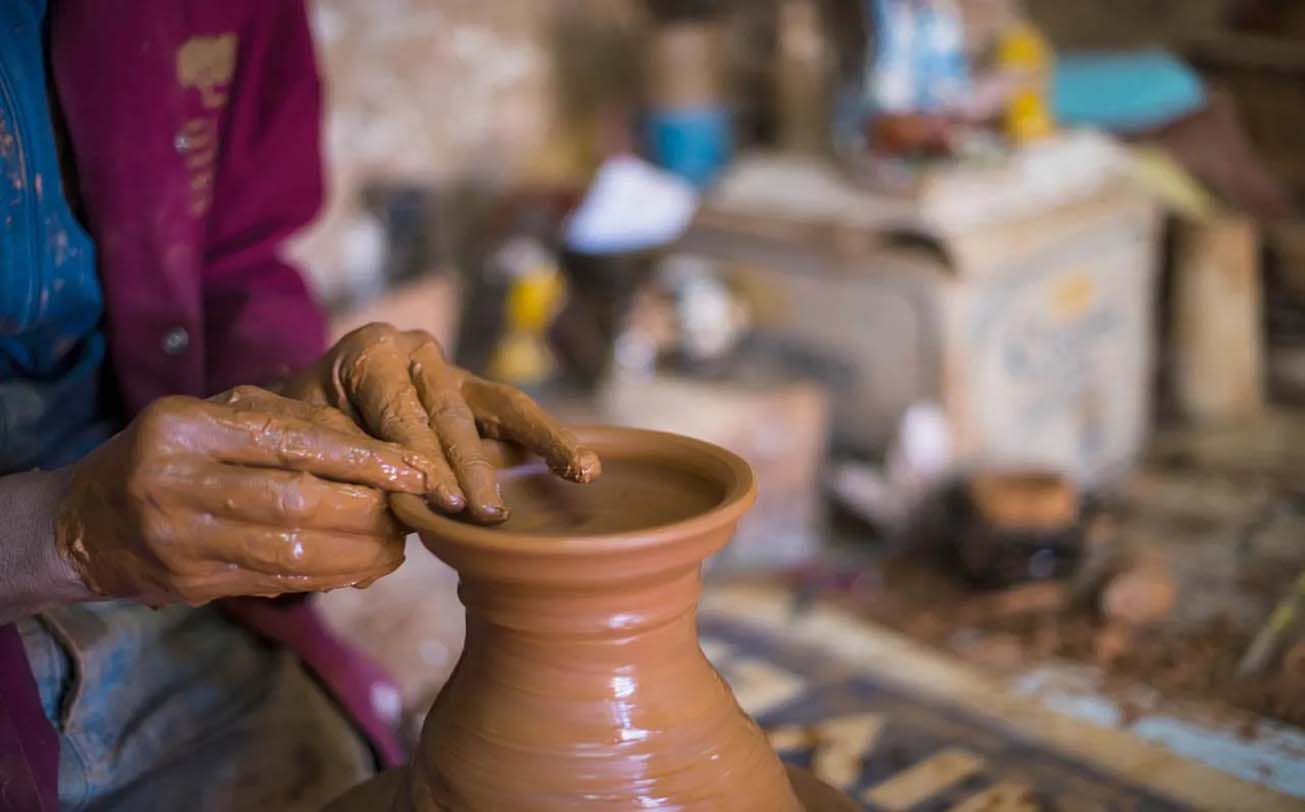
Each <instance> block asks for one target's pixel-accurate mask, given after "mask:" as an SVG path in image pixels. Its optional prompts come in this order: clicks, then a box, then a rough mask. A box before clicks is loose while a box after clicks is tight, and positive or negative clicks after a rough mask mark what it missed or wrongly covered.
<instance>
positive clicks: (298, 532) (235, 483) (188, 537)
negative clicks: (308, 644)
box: [56, 386, 437, 606]
mask: <svg viewBox="0 0 1305 812" xmlns="http://www.w3.org/2000/svg"><path fill="white" fill-rule="evenodd" d="M436 470H437V469H436V468H435V465H434V463H433V462H432V461H431V460H430V459H428V458H426V457H425V456H424V455H422V454H421V453H419V452H416V451H412V450H410V449H405V448H403V447H401V446H398V445H395V444H393V443H386V442H381V441H379V440H375V439H372V438H370V437H368V436H366V435H365V434H363V433H362V432H361V431H360V430H359V429H358V428H357V427H356V426H355V425H354V424H353V422H352V421H350V420H349V419H348V418H347V417H345V416H344V415H343V414H342V413H340V412H339V411H337V410H335V409H332V408H330V407H326V406H312V405H309V404H306V403H302V402H298V401H294V400H290V399H288V398H283V397H280V396H278V395H274V394H273V393H271V392H268V391H266V390H263V389H259V388H257V387H252V386H244V387H238V388H236V389H233V390H231V391H230V392H227V393H224V394H222V395H218V396H216V397H214V398H212V399H210V400H200V399H197V398H191V397H180V396H178V397H168V398H163V399H161V400H158V401H156V402H154V403H153V404H151V405H150V406H149V407H148V408H146V409H145V411H143V412H142V413H141V414H140V416H138V417H137V418H136V419H135V420H134V421H132V423H131V424H130V425H129V426H128V427H127V428H126V429H125V430H124V431H123V432H121V433H120V434H118V435H116V436H114V437H113V438H112V439H110V440H109V441H108V442H107V443H105V444H104V445H103V446H101V447H100V448H98V449H96V450H95V451H94V452H93V453H92V454H91V455H89V456H88V457H86V458H85V459H84V460H82V461H81V462H80V463H78V464H77V465H76V466H75V468H74V471H73V476H72V485H71V487H70V488H69V490H68V493H67V494H66V495H65V496H64V498H63V500H62V502H61V504H60V507H59V511H58V518H57V526H56V545H57V546H58V549H59V552H60V553H61V554H62V555H63V556H64V558H65V559H66V560H68V561H69V563H70V564H71V565H72V566H73V568H74V569H75V570H76V571H77V573H78V574H79V575H80V577H81V578H82V580H83V581H84V582H85V583H86V585H87V587H89V588H90V589H91V590H92V591H93V592H95V593H96V594H98V595H100V596H102V597H106V598H129V599H133V600H137V601H140V602H143V603H147V604H149V605H152V606H160V605H163V604H168V603H177V602H185V603H189V604H192V605H198V604H201V603H206V602H208V601H211V600H214V599H216V598H222V597H231V596H237V595H260V596H273V595H279V594H282V593H286V592H306V591H318V590H325V589H333V588H336V587H342V586H365V585H366V584H369V583H371V582H372V581H373V580H375V579H377V578H379V577H381V576H382V575H385V574H386V573H388V572H390V571H392V570H394V569H395V568H396V567H398V566H399V564H401V563H402V562H403V531H402V530H401V528H400V527H399V526H398V525H397V524H396V523H395V521H394V518H393V517H392V516H391V515H390V513H389V509H388V507H387V504H386V497H385V495H386V493H387V492H403V493H413V494H421V495H425V494H427V493H428V491H429V489H430V487H431V482H432V479H433V472H434V471H436Z"/></svg>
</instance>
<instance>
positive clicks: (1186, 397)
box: [1170, 214, 1264, 423]
mask: <svg viewBox="0 0 1305 812" xmlns="http://www.w3.org/2000/svg"><path fill="white" fill-rule="evenodd" d="M1173 274H1174V279H1173V294H1172V296H1173V305H1172V311H1173V312H1172V316H1171V319H1172V322H1171V325H1170V337H1171V345H1172V352H1173V394H1174V400H1175V405H1176V406H1177V408H1178V411H1179V412H1180V413H1181V414H1182V415H1183V416H1184V417H1187V418H1188V419H1191V420H1195V421H1199V422H1209V423H1228V422H1230V421H1235V420H1241V419H1246V418H1251V417H1254V416H1256V415H1258V414H1260V412H1261V411H1262V410H1263V408H1264V337H1263V329H1264V328H1263V305H1262V299H1261V296H1262V294H1261V291H1262V287H1261V284H1260V264H1259V233H1258V230H1257V229H1256V227H1255V224H1254V223H1253V222H1251V221H1250V220H1249V219H1246V218H1244V217H1237V216H1233V215H1226V214H1225V215H1220V216H1216V217H1213V218H1211V219H1209V220H1207V221H1206V222H1180V223H1179V224H1178V227H1177V229H1176V235H1175V249H1174V270H1173Z"/></svg>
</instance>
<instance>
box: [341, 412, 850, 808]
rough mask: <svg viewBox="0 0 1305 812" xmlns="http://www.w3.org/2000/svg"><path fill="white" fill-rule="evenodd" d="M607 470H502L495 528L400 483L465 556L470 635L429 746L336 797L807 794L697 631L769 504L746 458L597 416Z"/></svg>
mask: <svg viewBox="0 0 1305 812" xmlns="http://www.w3.org/2000/svg"><path fill="white" fill-rule="evenodd" d="M577 434H578V435H579V437H580V439H581V440H582V441H583V442H584V443H585V444H586V445H588V446H589V447H591V448H594V449H595V450H596V451H597V452H598V453H600V454H601V455H602V457H603V467H604V472H603V476H602V477H601V478H600V479H598V480H596V481H595V482H594V483H593V484H590V485H584V486H579V485H573V484H571V483H568V482H565V481H562V480H560V479H558V478H557V477H554V476H551V475H549V474H548V473H547V472H546V469H545V468H544V466H542V465H536V466H534V467H531V466H526V467H523V468H518V469H513V470H506V471H503V472H501V474H500V478H501V481H502V483H503V494H504V498H505V501H506V502H507V504H508V506H509V507H510V508H511V509H512V517H511V519H509V520H508V521H507V522H506V523H504V524H502V525H498V526H495V527H481V526H476V525H473V524H469V523H466V522H461V521H458V520H457V519H454V518H448V517H444V516H440V515H437V514H435V513H432V512H431V511H430V510H428V509H427V508H426V507H425V506H424V504H423V503H422V501H421V500H420V499H414V498H412V497H410V496H404V495H396V496H394V497H392V498H391V503H392V504H393V506H394V508H395V512H396V513H397V514H398V515H399V518H400V519H401V520H402V521H403V522H405V523H407V524H409V525H411V526H413V527H416V528H418V530H419V532H420V533H421V537H422V540H423V542H424V543H425V544H426V546H427V547H428V548H430V550H431V551H432V552H434V553H435V554H436V555H437V556H439V557H440V558H441V559H443V560H444V561H445V562H447V563H449V564H450V565H451V566H453V567H454V568H455V569H457V571H458V574H459V576H460V587H459V595H460V596H461V598H462V601H463V603H464V604H465V605H466V608H467V636H466V646H465V649H464V651H463V654H462V658H461V660H460V661H459V663H458V665H457V668H456V669H455V670H454V672H453V676H452V677H451V678H450V680H449V682H448V684H447V685H446V686H445V687H444V689H443V691H442V692H441V693H440V695H439V697H438V699H437V700H436V702H435V704H434V706H433V707H432V709H431V711H430V714H429V716H428V717H427V719H426V723H425V726H424V727H423V730H422V736H421V742H420V745H419V748H418V750H417V754H416V756H415V757H414V760H413V762H412V764H411V765H410V766H409V767H407V768H405V769H404V770H403V771H401V772H399V773H394V774H389V775H387V776H385V777H383V778H382V779H380V780H378V781H377V782H376V783H375V784H372V785H368V786H365V787H364V788H361V789H359V790H357V791H356V792H357V794H351V795H347V796H345V798H343V799H341V800H340V801H338V802H337V803H336V804H334V805H332V806H331V807H329V809H330V810H331V812H344V811H345V810H352V809H358V810H361V809H376V808H383V809H393V810H395V812H434V811H435V810H439V811H440V812H498V810H513V812H586V811H588V812H649V810H663V811H664V812H670V811H671V810H675V811H676V812H709V811H710V812H802V810H815V809H825V808H829V807H817V806H812V807H807V806H805V805H804V802H803V801H801V800H800V799H799V796H798V795H797V794H795V791H794V790H793V788H792V786H791V785H790V782H789V778H788V775H787V773H786V772H785V769H784V767H783V765H782V764H781V763H780V761H779V759H778V757H777V756H776V755H775V753H774V752H773V751H772V750H771V748H770V746H769V744H768V742H767V741H766V738H765V736H764V735H763V733H762V731H761V730H760V729H759V728H758V727H757V726H756V724H755V723H753V721H752V720H751V719H750V718H748V716H747V715H746V714H745V713H744V712H743V711H742V710H741V709H740V708H739V706H738V703H737V702H736V701H735V699H734V696H733V694H732V693H731V691H730V689H729V687H728V686H727V685H726V683H725V682H724V681H723V680H722V679H721V678H720V676H719V675H718V674H717V673H716V671H715V669H713V668H712V666H711V664H710V663H709V662H708V661H707V659H706V657H705V656H704V655H703V653H702V650H701V648H700V647H699V645H698V637H697V625H696V613H695V609H696V605H697V600H698V596H699V592H700V588H701V580H700V569H701V565H702V562H703V560H704V559H705V558H706V557H707V556H708V555H710V554H712V553H713V552H715V551H717V550H719V549H720V548H721V547H723V546H724V545H725V544H726V543H727V542H728V541H729V538H730V536H731V534H732V533H733V530H734V526H735V523H736V522H737V521H738V519H739V517H740V516H741V515H742V514H743V512H744V511H745V510H746V509H747V508H748V506H749V505H750V504H751V503H752V501H753V498H754V494H755V489H754V485H753V479H752V473H751V471H750V470H749V468H748V466H747V464H746V463H744V462H743V461H742V460H740V459H739V458H738V457H736V456H735V455H733V454H730V453H729V452H727V451H724V450H722V449H719V448H716V447H714V446H710V445H708V444H706V443H701V442H698V441H695V440H690V439H687V438H683V437H677V436H674V435H669V434H662V433H658V432H647V431H637V430H628V429H583V430H579V431H578V432H577Z"/></svg>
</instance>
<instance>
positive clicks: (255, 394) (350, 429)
mask: <svg viewBox="0 0 1305 812" xmlns="http://www.w3.org/2000/svg"><path fill="white" fill-rule="evenodd" d="M209 400H211V401H213V402H214V403H221V404H223V405H224V406H231V407H234V408H237V409H244V410H250V411H265V412H270V413H272V414H281V415H286V416H288V417H297V418H299V419H300V420H307V421H308V422H310V423H316V424H317V425H319V426H325V427H327V428H332V429H336V430H337V431H342V432H344V433H345V434H361V435H366V434H367V432H365V431H363V430H362V429H361V428H359V426H358V424H357V423H355V422H353V420H351V419H350V418H349V416H348V415H346V414H345V413H344V412H342V411H340V410H339V409H337V408H335V407H333V406H328V405H326V404H325V403H308V402H305V401H303V400H299V399H296V398H288V397H284V396H282V395H278V394H276V393H275V392H271V391H268V390H267V389H262V388H260V387H257V386H237V387H236V388H234V389H229V390H227V391H226V392H223V393H222V394H220V395H215V396H213V397H211V398H209Z"/></svg>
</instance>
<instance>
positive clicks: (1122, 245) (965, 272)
mask: <svg viewBox="0 0 1305 812" xmlns="http://www.w3.org/2000/svg"><path fill="white" fill-rule="evenodd" d="M745 171H746V170H745ZM782 174H783V176H784V178H785V181H784V185H785V195H784V197H785V198H787V199H788V200H790V201H791V200H795V199H800V200H804V201H805V202H804V205H801V206H797V207H794V208H790V209H787V210H784V211H774V212H769V213H768V211H767V208H768V206H767V205H757V206H747V205H740V197H739V196H738V195H735V196H733V197H731V198H730V199H729V201H728V203H722V202H721V201H720V200H718V201H717V202H716V203H714V204H713V203H712V202H711V201H709V203H708V206H707V209H706V210H705V211H704V213H703V214H702V216H701V217H700V221H699V223H698V225H696V226H695V228H694V229H692V230H691V231H690V233H689V235H688V236H687V237H686V238H685V240H684V241H683V242H682V244H681V250H683V251H685V252H688V253H693V254H699V255H703V256H708V257H712V258H714V259H715V260H716V261H717V262H718V264H719V267H720V268H721V269H722V271H723V272H725V273H727V274H728V275H729V276H730V278H731V280H732V281H733V283H734V284H736V285H737V286H738V287H739V288H740V289H742V290H743V291H744V292H745V294H746V295H747V296H748V297H749V298H750V299H751V301H752V305H753V307H754V310H755V321H756V323H757V325H758V327H759V329H760V330H762V331H763V332H764V334H766V335H768V336H769V337H771V338H772V339H775V340H778V341H780V342H782V343H784V344H786V345H791V346H798V347H802V348H803V349H804V351H805V352H808V353H810V354H811V355H813V356H814V357H818V358H821V359H823V360H824V363H822V364H819V365H817V366H819V367H822V368H826V369H831V370H834V372H833V373H828V374H826V376H825V377H826V380H825V381H824V382H825V383H826V384H827V385H828V386H829V387H830V388H831V390H832V392H833V397H834V401H833V409H834V437H835V440H836V442H837V443H838V444H839V445H841V446H843V447H844V448H847V447H851V448H853V449H859V450H864V451H868V452H875V451H881V450H882V449H883V448H885V447H886V446H887V444H888V442H889V441H890V439H891V436H892V433H893V432H894V431H895V428H896V426H897V425H898V422H899V420H900V417H901V415H902V414H903V413H904V412H905V410H906V409H907V408H908V407H909V406H910V405H911V404H912V403H917V402H920V401H933V402H937V403H940V404H942V406H943V412H944V414H945V415H946V417H947V421H948V424H949V427H950V430H951V433H952V436H953V439H954V442H955V446H956V447H955V452H956V455H957V460H958V463H959V464H960V465H962V466H966V465H972V464H976V463H998V464H1017V465H1024V464H1035V465H1039V466H1051V467H1054V468H1056V469H1058V470H1061V471H1064V472H1065V473H1067V474H1069V475H1070V476H1072V477H1074V478H1075V479H1076V480H1078V481H1079V482H1080V483H1083V484H1085V485H1098V484H1105V483H1107V482H1109V481H1110V480H1111V479H1112V478H1113V477H1114V476H1115V475H1117V474H1119V473H1121V472H1123V471H1124V470H1126V469H1127V468H1128V467H1129V465H1130V464H1131V463H1132V462H1133V461H1134V460H1135V459H1136V457H1137V455H1138V454H1139V452H1140V450H1141V447H1142V444H1143V442H1144V439H1145V436H1146V433H1147V430H1148V427H1149V425H1150V415H1151V390H1152V385H1151V379H1152V366H1153V343H1154V342H1153V335H1152V334H1153V323H1154V316H1153V299H1154V288H1155V283H1156V267H1157V259H1156V252H1157V251H1156V249H1157V234H1158V225H1159V217H1158V210H1157V208H1156V207H1155V206H1154V205H1153V204H1152V203H1151V202H1150V201H1149V200H1148V199H1147V198H1146V197H1144V196H1142V195H1141V194H1140V193H1137V192H1135V191H1133V190H1132V189H1131V188H1129V187H1128V186H1126V185H1125V184H1124V183H1123V182H1103V183H1101V184H1098V185H1096V186H1083V185H1081V184H1079V185H1075V186H1074V187H1073V189H1072V190H1069V191H1067V192H1066V194H1065V195H1064V197H1065V199H1064V200H1063V201H1062V202H1059V203H1056V202H1054V201H1053V200H1052V196H1051V195H1049V194H1048V202H1047V203H1046V205H1044V206H1043V207H1042V209H1041V210H1040V211H1038V212H1035V213H1028V212H1020V213H1018V214H1017V215H1012V216H1010V217H1007V218H1005V219H1004V220H1000V219H995V221H994V220H989V221H987V222H982V223H979V222H976V221H974V220H973V219H971V220H970V222H969V223H968V224H966V225H965V226H962V227H954V228H946V229H944V228H942V227H940V226H939V224H938V222H937V221H936V220H931V225H929V226H925V225H923V222H924V221H923V219H921V218H919V217H914V218H913V216H912V205H911V202H910V201H903V200H902V199H900V198H897V199H881V198H875V197H873V196H871V195H869V194H867V193H864V192H860V191H858V190H852V189H850V188H847V187H845V186H839V185H838V181H837V180H836V178H835V176H833V175H832V174H831V173H829V172H828V171H827V170H818V169H813V170H810V171H809V172H808V173H807V174H808V179H809V180H810V183H809V184H805V185H804V184H803V181H802V177H803V172H802V171H801V170H799V169H795V168H793V167H791V166H790V167H788V168H786V169H785V170H784V172H783V173H782ZM989 175H990V177H991V182H992V183H994V184H998V183H1000V182H1001V178H1000V175H999V173H989ZM1016 180H1017V179H1016ZM1012 182H1015V180H1012ZM748 184H751V186H752V188H754V189H757V188H760V186H761V185H764V184H762V183H761V182H760V181H759V180H758V179H757V175H755V174H754V175H753V177H752V178H750V179H749V180H748ZM748 184H740V185H748ZM724 187H725V192H726V194H725V196H726V197H729V196H730V179H729V178H727V179H726V181H725V183H724ZM735 188H736V189H737V188H738V186H736V187H735ZM996 191H999V190H994V192H996ZM1044 193H1046V190H1045V189H1044ZM820 200H836V202H837V205H832V206H829V207H826V208H823V209H822V208H821V206H820V205H819V201H820ZM813 201H816V202H814V203H813ZM771 208H773V207H771ZM802 212H816V214H815V215H814V216H811V217H805V216H803V214H802ZM843 212H846V213H847V214H848V217H846V218H844V217H842V216H841V215H842V213H843ZM817 377H819V376H817Z"/></svg>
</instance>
